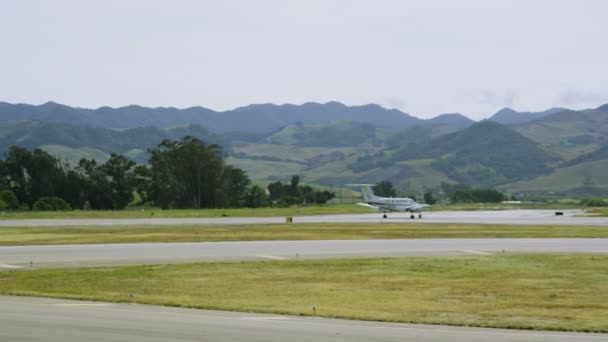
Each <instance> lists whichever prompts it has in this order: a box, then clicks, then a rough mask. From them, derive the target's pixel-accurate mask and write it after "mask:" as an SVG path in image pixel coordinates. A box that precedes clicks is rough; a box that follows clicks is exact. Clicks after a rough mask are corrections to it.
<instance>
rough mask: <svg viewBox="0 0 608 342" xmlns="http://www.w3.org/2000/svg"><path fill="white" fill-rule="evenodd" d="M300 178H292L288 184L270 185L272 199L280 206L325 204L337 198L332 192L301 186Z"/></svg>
mask: <svg viewBox="0 0 608 342" xmlns="http://www.w3.org/2000/svg"><path fill="white" fill-rule="evenodd" d="M299 184H300V177H299V176H297V175H295V176H292V177H291V181H290V182H289V183H288V184H283V183H281V182H274V183H270V184H268V192H269V193H270V199H271V200H272V201H273V202H274V203H276V204H277V205H279V206H290V205H310V204H325V203H327V201H329V200H331V199H332V198H334V197H336V194H335V193H333V192H330V191H320V190H318V189H315V188H313V187H311V186H310V185H299Z"/></svg>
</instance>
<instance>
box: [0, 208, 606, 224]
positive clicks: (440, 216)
mask: <svg viewBox="0 0 608 342" xmlns="http://www.w3.org/2000/svg"><path fill="white" fill-rule="evenodd" d="M560 211H562V212H563V213H564V216H555V210H527V209H521V210H484V211H431V212H425V213H424V214H423V216H424V217H423V218H422V219H414V220H412V219H410V218H409V214H404V213H389V218H388V219H382V215H381V214H380V213H372V214H350V215H319V216H300V217H294V223H325V222H342V223H374V222H376V223H381V222H400V223H410V222H411V223H472V224H518V225H524V224H525V225H589V226H607V227H608V217H580V216H579V215H582V214H583V212H582V211H580V210H560ZM278 223H285V217H222V218H147V219H35V220H0V227H17V226H20V227H22V226H117V225H242V224H278Z"/></svg>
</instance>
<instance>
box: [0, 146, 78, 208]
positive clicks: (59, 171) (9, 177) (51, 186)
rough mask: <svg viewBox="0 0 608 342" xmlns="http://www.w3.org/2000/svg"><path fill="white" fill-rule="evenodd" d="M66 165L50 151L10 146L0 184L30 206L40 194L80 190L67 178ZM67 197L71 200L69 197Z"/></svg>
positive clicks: (60, 194)
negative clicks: (49, 152) (74, 187)
mask: <svg viewBox="0 0 608 342" xmlns="http://www.w3.org/2000/svg"><path fill="white" fill-rule="evenodd" d="M68 172H69V167H68V166H67V165H62V164H61V163H60V161H59V160H58V159H57V158H55V157H53V156H51V155H50V154H48V153H46V152H44V151H42V150H40V149H35V150H34V151H33V152H30V151H28V150H26V149H24V148H21V147H17V146H12V147H11V149H10V150H9V153H8V155H7V157H6V160H5V161H4V162H3V163H2V165H1V166H0V178H1V180H0V184H2V185H3V186H4V187H6V188H7V189H9V190H11V191H12V192H13V193H14V194H15V196H16V197H17V199H18V201H19V202H20V203H25V204H26V205H27V206H29V207H30V208H31V207H32V206H33V204H34V203H35V202H36V201H37V200H38V199H39V198H41V197H53V196H61V197H65V196H67V195H69V194H72V193H79V190H78V189H76V191H72V190H74V189H73V188H72V187H73V186H76V187H77V186H79V185H78V184H77V183H75V184H72V183H71V182H70V179H68ZM68 200H71V198H70V199H68Z"/></svg>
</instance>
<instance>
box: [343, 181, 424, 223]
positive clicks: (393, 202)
mask: <svg viewBox="0 0 608 342" xmlns="http://www.w3.org/2000/svg"><path fill="white" fill-rule="evenodd" d="M347 185H348V186H360V187H361V193H362V194H363V200H364V201H365V203H357V204H358V205H362V206H364V207H369V208H374V209H377V210H380V211H382V217H383V218H386V217H387V214H386V213H387V212H390V211H403V212H409V213H410V218H412V219H413V218H415V216H414V212H417V213H418V218H422V210H424V209H426V208H428V207H430V205H428V204H424V203H417V202H416V201H414V200H413V199H411V198H407V197H403V198H397V197H394V198H393V197H379V196H376V195H374V191H373V190H372V186H374V185H373V184H347Z"/></svg>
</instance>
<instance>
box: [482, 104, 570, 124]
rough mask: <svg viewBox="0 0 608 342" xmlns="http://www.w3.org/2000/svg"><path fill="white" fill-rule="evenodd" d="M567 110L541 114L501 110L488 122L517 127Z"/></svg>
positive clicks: (560, 109) (559, 109)
mask: <svg viewBox="0 0 608 342" xmlns="http://www.w3.org/2000/svg"><path fill="white" fill-rule="evenodd" d="M564 110H567V109H566V108H551V109H547V110H545V111H542V112H518V111H515V110H513V109H511V108H503V109H501V110H499V111H498V112H496V113H495V114H494V115H492V116H491V117H490V118H488V120H490V121H494V122H497V123H499V124H501V125H518V124H522V123H526V122H530V121H534V120H539V119H542V118H544V117H547V116H549V115H552V114H555V113H559V112H562V111H564Z"/></svg>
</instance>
